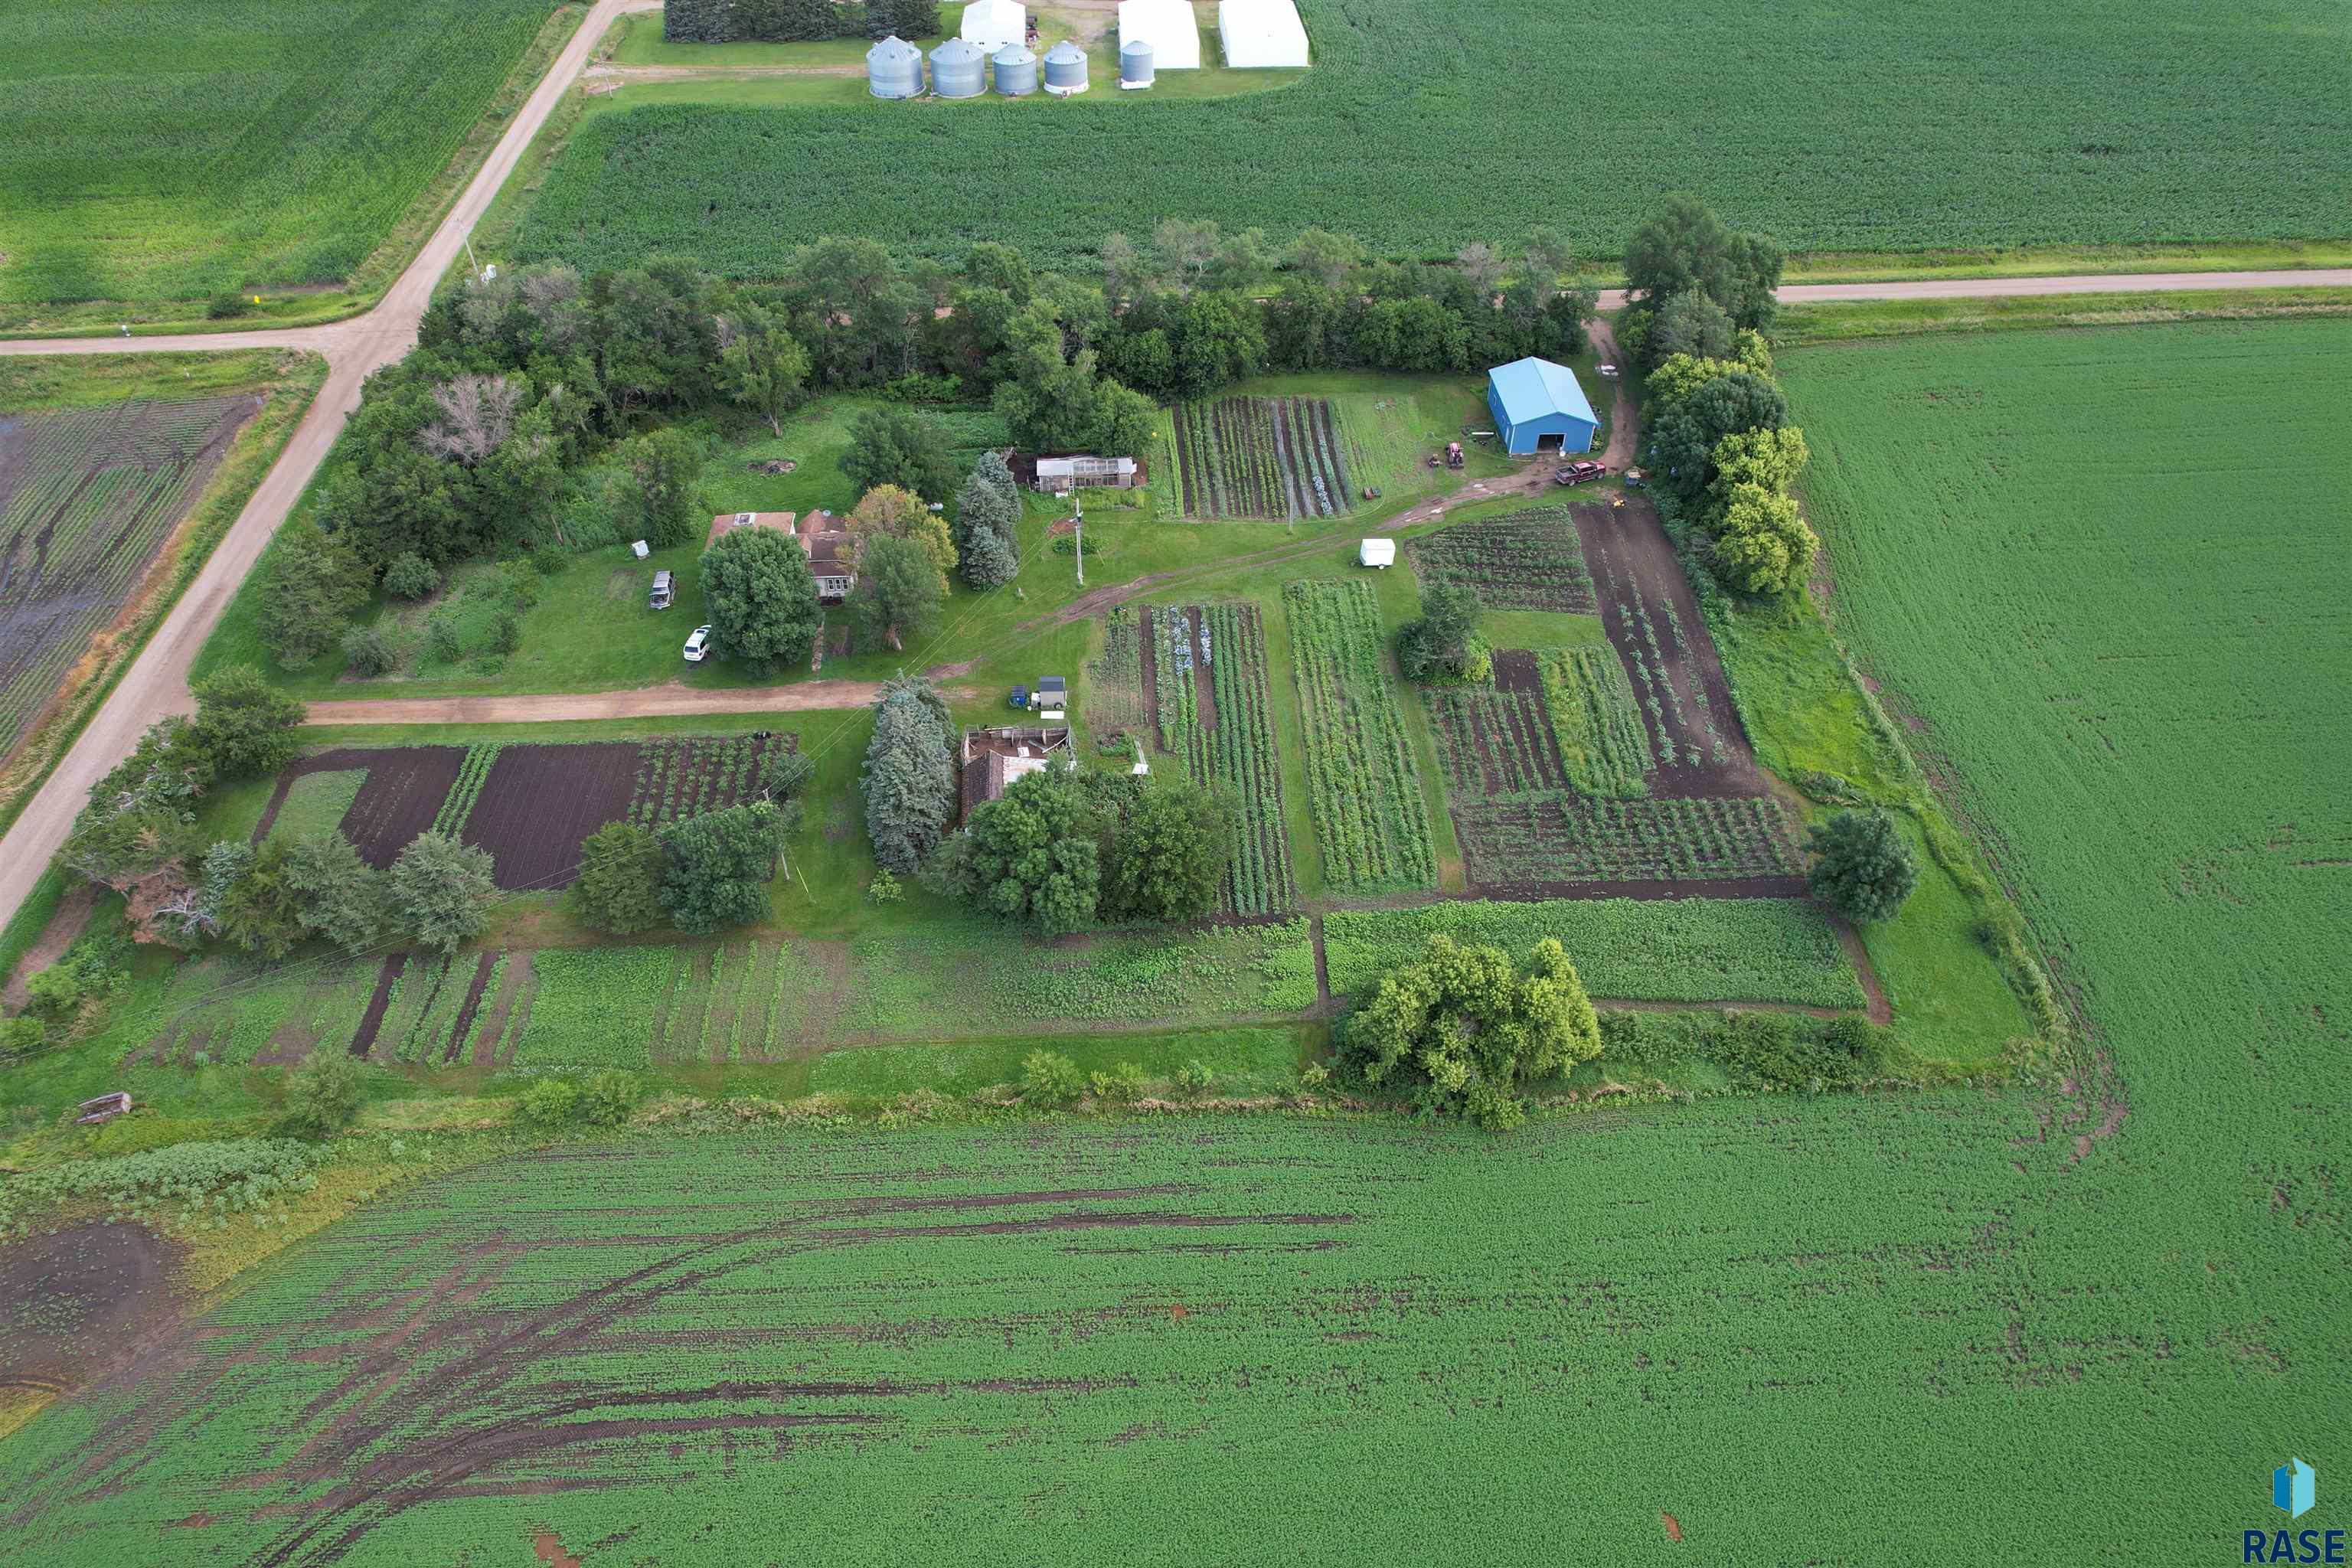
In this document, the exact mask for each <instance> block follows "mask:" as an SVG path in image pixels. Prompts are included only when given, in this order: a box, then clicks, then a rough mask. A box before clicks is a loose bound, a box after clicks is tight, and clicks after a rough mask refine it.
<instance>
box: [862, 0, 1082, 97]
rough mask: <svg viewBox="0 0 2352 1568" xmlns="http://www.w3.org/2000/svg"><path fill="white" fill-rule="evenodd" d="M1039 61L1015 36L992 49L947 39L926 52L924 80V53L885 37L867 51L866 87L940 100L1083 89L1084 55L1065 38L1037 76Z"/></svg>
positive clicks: (890, 94)
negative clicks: (992, 92)
mask: <svg viewBox="0 0 2352 1568" xmlns="http://www.w3.org/2000/svg"><path fill="white" fill-rule="evenodd" d="M974 9H977V7H974ZM1039 63H1040V62H1039V60H1038V58H1037V54H1036V51H1034V49H1032V48H1030V47H1028V46H1027V45H1026V44H1025V43H1023V42H1022V41H1021V40H1020V39H1018V38H1016V39H1014V40H1013V42H1011V43H1009V44H1004V45H1002V46H1000V47H997V48H995V49H989V48H987V47H983V44H982V41H980V40H977V39H973V38H968V37H956V38H950V39H949V40H948V41H947V42H945V43H943V44H941V45H940V47H938V48H936V49H933V50H932V51H931V57H930V71H929V79H928V81H926V79H925V74H924V69H923V51H922V50H920V49H919V48H917V47H915V46H914V45H912V44H910V43H908V42H907V41H906V40H905V39H904V38H898V37H888V38H885V39H883V40H882V41H881V42H880V43H878V44H877V45H875V46H874V47H872V48H870V49H868V50H866V88H867V90H869V91H871V92H872V93H873V94H874V96H875V97H877V98H919V97H920V96H922V94H923V93H924V91H925V90H927V89H928V90H929V92H931V93H932V94H933V95H934V96H936V97H940V98H978V97H980V96H981V95H982V93H985V92H987V91H988V90H989V89H991V88H993V89H995V90H996V92H997V93H998V94H999V95H1001V96H1003V97H1005V98H1026V97H1027V96H1028V95H1029V94H1031V93H1033V92H1035V91H1036V90H1037V89H1038V88H1039V87H1040V86H1043V87H1044V88H1045V90H1046V91H1047V92H1050V93H1055V94H1062V95H1066V94H1069V93H1074V92H1084V91H1086V90H1087V53H1086V51H1085V50H1084V49H1081V48H1080V47H1077V46H1076V44H1073V43H1071V42H1070V41H1069V40H1068V39H1064V40H1063V41H1062V42H1060V43H1058V44H1055V46H1054V47H1052V48H1050V49H1047V50H1046V51H1045V60H1044V62H1043V64H1044V70H1043V72H1042V74H1041V72H1040V70H1039Z"/></svg>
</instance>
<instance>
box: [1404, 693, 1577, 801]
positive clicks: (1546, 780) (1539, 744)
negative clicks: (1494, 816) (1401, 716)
mask: <svg viewBox="0 0 2352 1568" xmlns="http://www.w3.org/2000/svg"><path fill="white" fill-rule="evenodd" d="M1422 698H1423V701H1424V702H1426V703H1427V704H1428V705H1429V720H1430V725H1431V727H1432V728H1433V730H1434V731H1436V733H1437V759H1438V762H1439V763H1440V764H1441V765H1442V766H1443V767H1444V770H1445V786H1446V788H1447V789H1448V790H1449V791H1461V792H1469V793H1474V794H1477V795H1513V794H1517V793H1520V792H1523V791H1527V790H1556V789H1559V788H1561V787H1563V785H1564V784H1566V782H1567V781H1566V778H1565V776H1564V775H1563V774H1562V773H1561V772H1560V766H1559V748H1558V747H1557V746H1555V745H1554V744H1553V743H1552V739H1551V733H1550V728H1549V725H1548V724H1547V723H1546V722H1545V718H1544V710H1543V706H1542V704H1541V703H1540V702H1539V701H1538V700H1537V699H1536V697H1535V694H1534V693H1532V692H1528V691H1498V690H1496V689H1493V688H1491V687H1434V688H1432V689H1429V690H1427V691H1425V692H1423V694H1422Z"/></svg>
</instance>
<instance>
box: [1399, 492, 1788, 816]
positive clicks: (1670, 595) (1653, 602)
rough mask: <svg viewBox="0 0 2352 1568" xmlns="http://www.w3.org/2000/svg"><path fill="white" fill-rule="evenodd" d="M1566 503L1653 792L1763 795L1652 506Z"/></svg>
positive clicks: (1711, 646)
mask: <svg viewBox="0 0 2352 1568" xmlns="http://www.w3.org/2000/svg"><path fill="white" fill-rule="evenodd" d="M1570 510H1571V511H1572V512H1573V514H1574V516H1575V518H1576V531H1577V535H1578V537H1579V538H1580V540H1581V541H1582V542H1583V546H1584V559H1585V561H1586V563H1588V564H1589V565H1590V566H1591V569H1592V578H1593V582H1594V584H1596V585H1597V586H1598V588H1599V590H1600V596H1601V626H1602V628H1603V629H1604V630H1605V631H1606V632H1607V633H1608V634H1609V643H1610V646H1611V647H1614V648H1615V649H1616V650H1617V657H1618V658H1620V659H1621V660H1622V661H1623V663H1624V666H1625V673H1626V674H1627V675H1629V676H1631V677H1632V678H1633V692H1634V695H1635V697H1637V698H1638V699H1639V700H1640V701H1641V705H1642V719H1643V724H1644V726H1645V727H1646V728H1647V729H1648V731H1649V733H1650V743H1651V747H1652V751H1653V760H1654V764H1655V770H1656V771H1655V775H1654V778H1653V779H1652V781H1651V790H1652V793H1653V794H1655V795H1688V796H1703V795H1763V794H1765V793H1766V790H1767V788H1768V786H1767V784H1765V780H1764V774H1763V773H1762V771H1761V770H1760V769H1759V768H1758V767H1757V765H1756V758H1755V754H1754V753H1753V752H1751V751H1750V750H1749V749H1748V731H1746V730H1745V729H1743V728H1742V727H1741V725H1740V722H1739V710H1738V709H1737V708H1735V707H1734V706H1733V705H1732V701H1731V684H1730V682H1729V681H1727V680H1726V679H1724V674H1723V664H1722V661H1721V660H1720V659H1718V658H1717V657H1716V652H1715V639H1714V638H1713V637H1709V636H1708V635H1707V630H1706V619H1705V618H1704V617H1703V616H1701V614H1700V612H1699V607H1698V596H1697V595H1696V594H1694V593H1692V592H1691V585H1690V579H1689V578H1687V577H1686V576H1685V575H1684V574H1683V565H1682V563H1681V561H1679V560H1677V559H1676V558H1675V547H1674V543H1673V542H1672V541H1670V540H1669V539H1667V537H1666V531H1665V528H1664V525H1663V524H1661V523H1660V522H1659V521H1658V514H1657V511H1656V509H1654V508H1653V507H1652V506H1651V505H1650V503H1649V502H1648V501H1646V500H1628V501H1627V502H1626V504H1625V505H1624V506H1622V507H1606V506H1577V507H1573V508H1571V509H1570ZM1438 537H1441V538H1442V537H1444V536H1443V535H1439V536H1438Z"/></svg>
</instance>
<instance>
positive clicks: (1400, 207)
mask: <svg viewBox="0 0 2352 1568" xmlns="http://www.w3.org/2000/svg"><path fill="white" fill-rule="evenodd" d="M1299 12H1300V16H1302V18H1303V19H1304V20H1305V22H1306V25H1307V35H1308V37H1309V39H1310V41H1311V43H1312V45H1313V48H1314V52H1315V64H1314V68H1313V69H1311V70H1310V71H1308V72H1307V74H1306V76H1305V77H1304V79H1301V80H1300V81H1298V82H1297V84H1295V85H1293V86H1290V87H1286V88H1284V89H1281V90H1279V91H1276V92H1269V93H1260V94H1254V95H1251V96H1248V97H1243V98H1234V99H1226V100H1219V101H1213V102H1185V101H1166V100H1161V99H1155V97H1154V95H1149V94H1122V93H1117V92H1107V91H1104V90H1103V89H1101V88H1100V87H1097V89H1096V90H1095V91H1094V92H1092V93H1089V94H1088V95H1087V97H1086V98H1083V99H1078V100H1070V101H1068V102H1063V103H1055V104H1049V105H1043V106H1040V105H1035V104H1029V103H1010V104H1008V103H1005V102H1003V101H1002V100H992V99H991V100H975V101H973V102H970V103H940V104H924V105H906V104H879V103H874V102H871V101H869V100H863V99H858V98H856V95H855V93H854V92H851V91H847V90H844V91H843V96H842V98H841V100H840V101H838V102H834V101H827V102H824V103H814V102H806V101H796V100H795V97H794V96H793V95H795V94H800V93H803V92H804V91H805V89H804V88H803V82H804V81H805V80H806V79H766V80H751V81H745V80H728V81H675V82H656V83H651V84H647V85H645V86H638V87H630V88H626V89H624V90H623V91H622V92H621V93H620V94H618V95H616V96H615V97H614V99H613V100H611V108H610V109H609V110H600V111H599V112H597V113H596V114H595V115H594V116H593V118H592V119H590V120H589V121H587V122H586V123H585V124H584V125H583V128H582V129H581V130H580V131H579V132H578V133H577V135H576V136H575V139H574V140H573V142H572V145H571V146H570V148H569V149H568V150H567V151H566V152H565V153H563V155H562V158H561V160H560V161H559V163H558V164H557V166H556V168H555V170H554V172H553V174H552V175H551V178H550V179H549V180H548V183H547V185H546V187H545V189H544V190H543V191H542V192H541V195H539V197H538V198H537V202H536V205H534V206H533V207H532V209H531V210H530V213H529V215H528V216H527V217H526V219H525V221H524V224H523V227H522V231H521V236H520V239H521V245H520V248H521V250H522V252H523V254H524V256H525V257H526V258H538V257H548V256H561V257H563V258H567V259H570V260H572V261H574V262H576V263H578V264H580V265H581V266H583V268H599V267H608V266H614V265H619V264H625V263H627V262H631V261H634V260H635V259H637V258H642V257H644V256H646V255H647V254H649V253H652V252H656V251H664V250H668V251H677V252H683V253H686V254H689V255H694V256H698V257H700V258H702V259H703V260H704V261H705V262H707V263H708V264H709V265H711V266H713V267H715V268H718V269H719V270H721V271H724V272H728V273H731V274H734V275H738V276H750V277H758V276H763V275H766V274H768V273H770V272H772V270H773V269H774V267H775V261H776V258H777V256H778V254H779V252H780V251H781V250H782V249H784V248H787V247H790V246H792V245H793V244H795V243H798V242H802V241H804V240H806V239H808V238H811V237H814V236H818V235H826V234H836V235H851V234H866V235H877V236H887V237H890V238H891V240H892V242H893V244H894V245H896V246H898V247H905V248H908V249H912V250H917V251H919V252H922V253H924V254H929V255H934V256H942V257H951V256H957V255H961V253H962V251H963V250H964V249H965V248H966V247H968V246H969V245H970V244H971V242H972V241H973V240H975V239H980V238H989V237H1001V236H1002V235H1003V226H1004V222H1005V219H1006V215H1007V211H1008V209H1007V207H1006V206H1005V196H1004V192H1003V171H1004V170H1005V169H1007V168H1015V169H1025V170H1031V171H1035V172H1038V173H1040V174H1047V173H1048V172H1055V171H1059V172H1064V173H1069V172H1076V171H1086V172H1087V173H1088V174H1096V175H1097V178H1098V179H1106V180H1111V181H1115V182H1117V186H1118V190H1119V191H1120V192H1121V193H1122V200H1121V201H1120V202H1119V203H1118V204H1112V205H1106V203H1105V201H1104V199H1103V195H1102V191H1101V190H1100V189H1098V188H1097V187H1096V186H1095V185H1093V184H1088V183H1087V182H1086V181H1084V180H1079V179H1071V178H1057V177H1047V178H1042V179H1037V180H1034V181H1031V182H1029V183H1028V184H1025V185H1024V189H1023V191H1022V193H1021V197H1020V200H1019V203H1018V213H1019V220H1018V221H1019V226H1020V230H1021V236H1020V239H1021V245H1022V247H1023V248H1024V250H1025V251H1027V252H1028V254H1029V255H1030V256H1031V257H1032V258H1034V259H1035V260H1037V261H1038V262H1040V263H1041V264H1046V265H1070V264H1072V263H1074V262H1076V261H1077V260H1078V259H1079V258H1081V257H1082V256H1084V255H1086V254H1088V253H1090V252H1091V250H1092V248H1093V247H1094V246H1095V245H1096V244H1097V242H1098V241H1099V240H1100V239H1101V238H1102V237H1103V235H1104V234H1105V233H1106V232H1108V231H1109V230H1112V229H1126V230H1129V231H1131V232H1133V231H1143V232H1148V231H1149V230H1150V227H1151V224H1152V222H1153V221H1154V219H1155V218H1156V217H1159V216H1199V217H1208V218H1214V219H1216V220H1218V221H1219V222H1221V223H1223V224H1224V225H1225V226H1227V227H1229V228H1242V227H1245V226H1252V225H1256V226H1263V227H1264V228H1265V229H1266V230H1267V232H1268V233H1269V234H1271V235H1273V236H1275V237H1277V238H1280V237H1285V236H1287V235H1289V234H1292V233H1295V232H1296V231H1297V230H1298V229H1299V228H1300V227H1302V226H1305V225H1306V224H1307V223H1308V222H1320V223H1322V224H1324V225H1325V226H1328V227H1332V228H1338V229H1343V230H1352V231H1354V232H1356V233H1359V234H1360V235H1361V236H1362V237H1364V239H1365V240H1366V241H1367V242H1368V243H1369V244H1370V246H1371V247H1372V248H1373V249H1374V250H1375V251H1376V252H1381V253H1384V254H1395V255H1408V254H1410V255H1431V256H1450V255H1452V254H1453V252H1454V249H1455V247H1457V246H1459V245H1460V244H1461V243H1462V242H1463V241H1465V239H1469V238H1472V237H1484V238H1489V239H1497V240H1500V239H1515V238H1516V237H1517V236H1519V235H1521V234H1524V233H1525V232H1526V231H1527V230H1528V229H1529V228H1530V227H1532V226H1536V225H1538V224H1545V223H1549V224H1557V225H1559V226H1562V227H1563V228H1565V229H1566V230H1567V231H1568V232H1569V234H1570V237H1571V238H1572V239H1574V240H1575V241H1576V242H1577V244H1578V245H1579V247H1580V249H1581V250H1582V251H1583V252H1584V253H1585V254H1587V255H1589V256H1594V257H1608V258H1613V257H1614V256H1615V255H1616V254H1617V253H1618V251H1619V249H1620V247H1622V243H1623V241H1624V238H1625V237H1626V235H1627V233H1628V232H1629V231H1630V230H1631V229H1632V227H1633V225H1634V224H1635V223H1636V222H1637V221H1639V219H1640V217H1641V216H1642V215H1643V209H1644V208H1645V207H1646V206H1648V205H1650V204H1651V203H1652V202H1653V201H1654V198H1655V195H1656V194H1657V193H1659V192H1661V191H1671V190H1691V191H1696V192H1697V193H1698V194H1699V195H1702V196H1704V197H1705V198H1706V200H1707V201H1708V202H1709V203H1710V204H1711V205H1713V206H1714V207H1715V208H1716V209H1717V211H1718V212H1720V213H1721V214H1722V215H1723V216H1724V217H1725V218H1726V219H1727V220H1729V221H1731V222H1733V223H1736V224H1738V225H1741V226H1754V227H1759V228H1763V229H1767V230H1769V232H1771V233H1772V234H1773V235H1775V236H1776V237H1778V238H1779V239H1780V241H1781V242H1782V243H1783V244H1784V245H1786V246H1788V247H1790V248H1791V249H1795V250H1905V249H1921V248H1934V247H1956V246H1981V245H2003V246H2017V245H2031V244H2063V243H2083V242H2109V243H2113V242H2136V241H2142V242H2144V241H2155V240H2185V239H2196V238H2231V239H2255V238H2269V237H2322V236H2336V235H2339V234H2341V233H2342V232H2343V231H2344V230H2345V228H2346V217H2345V214H2346V213H2347V210H2352V164H2347V163H2346V161H2345V160H2344V159H2343V158H2342V157H2341V156H2340V155H2339V154H2340V152H2341V149H2342V148H2343V147H2344V146H2345V145H2346V144H2347V142H2348V141H2352V99H2347V96H2346V95H2345V93H2344V92H2343V91H2342V90H2341V89H2342V85H2343V83H2342V73H2341V70H2340V64H2341V60H2342V58H2343V54H2344V50H2345V47H2346V45H2347V41H2352V27H2347V18H2346V16H2345V13H2344V11H2343V8H2342V7H2341V6H2340V5H2333V4H2326V3H2322V0H2291V3H2288V4H2283V5H2274V6H2271V7H2267V8H2264V9H2262V10H2259V11H2232V12H2231V13H2230V14H2229V16H2227V18H2226V20H2225V19H2221V18H2217V17H2215V16H2213V14H2212V12H2211V10H2210V7H2207V6H2202V5H2194V4H2192V3H2190V0H2158V3H2157V4H2153V5H2140V6H2136V7H2133V8H2132V9H2130V10H2129V11H2127V12H2126V11H2120V10H2114V9H2105V8H2094V7H2069V8H2062V9H2053V8H2052V7H2050V6H2047V5H2030V4H2023V3H2021V0H2004V3H2003V4H2000V5H1993V6H1991V7H1990V8H1987V7H1982V6H1979V7H1974V8H1971V9H1968V10H1965V11H1962V10H1955V9H1953V8H1951V7H1948V6H1940V5H1932V4H1927V3H1924V0H1906V3H1901V4H1893V5H1877V4H1865V3H1863V0H1837V3H1834V4H1830V5H1816V6H1811V7H1804V8H1797V9H1791V8H1789V7H1785V6H1769V5H1761V4H1759V3H1758V0H1692V3H1686V4H1681V5H1665V6H1650V7H1643V8H1639V9H1635V10H1631V11H1627V12H1623V13H1616V14H1612V15H1611V16H1610V17H1609V18H1608V23H1607V26H1606V31H1605V47H1603V46H1602V45H1601V43H1600V41H1599V40H1596V39H1595V38H1594V37H1593V36H1592V34H1591V25H1590V24H1591V18H1589V17H1588V16H1586V15H1585V14H1583V13H1580V12H1578V11H1575V10H1573V9H1570V8H1567V7H1562V6H1559V5H1551V4H1548V3H1546V0H1501V3H1499V4H1496V5H1486V6H1481V7H1475V8H1473V9H1468V10H1465V9H1464V8H1463V7H1462V6H1460V5H1455V4H1448V3H1445V0H1398V3H1396V4H1391V5H1377V6H1374V5H1343V4H1341V3H1340V0H1306V3H1305V4H1302V5H1300V7H1299ZM2029 60H2030V61H2031V62H2032V65H2031V68H2021V62H2023V61H2029ZM1536 61H1542V62H1545V63H1544V64H1543V65H1542V66H1541V67H1540V69H1542V70H1543V71H1545V72H1546V73H1547V75H1546V83H1547V85H1546V88H1545V89H1544V90H1542V91H1540V92H1532V91H1517V92H1515V91H1511V90H1510V84H1513V83H1515V82H1517V81H1520V80H1522V79H1525V78H1526V76H1527V75H1528V72H1529V71H1530V70H1533V69H1538V67H1537V66H1536V65H1534V64H1533V63H1532V62H1536ZM1180 75H1181V73H1173V72H1171V73H1168V74H1167V75H1165V76H1163V77H1162V80H1163V81H1171V80H1174V79H1176V78H1177V77H1178V76H1180ZM825 85H826V87H827V88H828V89H832V88H836V87H837V88H839V89H849V88H850V87H851V85H852V84H851V83H849V82H840V83H828V84H825ZM1498 95H1503V96H1501V97H1498ZM1503 97H1507V101H1508V105H1509V110H1508V115H1507V121H1498V120H1497V118H1496V105H1497V103H1498V102H1499V101H1502V100H1503ZM1138 99H1145V100H1147V101H1135V100H1138ZM632 104H635V105H639V106H641V107H636V108H630V107H628V106H629V105H632ZM1040 107H1042V108H1044V109H1045V110H1046V111H1045V112H1032V111H1031V110H1035V109H1037V108H1040ZM780 148H789V149H790V150H791V155H790V156H780V155H779V154H778V149H780ZM1538 150H1540V151H1538ZM1515 170H1516V171H1518V173H1513V172H1512V171H1515ZM1522 174H1524V176H1525V177H1521V175H1522ZM1563 189H1566V190H1572V191H1573V192H1574V193H1575V195H1574V197H1573V199H1565V200H1564V199H1562V196H1561V194H1560V193H1561V192H1562V190H1563ZM2256 193H2259V194H2258V195H2257V194H2256Z"/></svg>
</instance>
